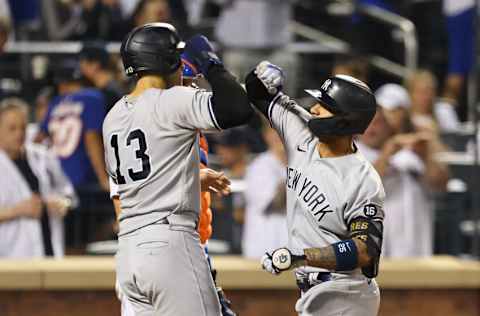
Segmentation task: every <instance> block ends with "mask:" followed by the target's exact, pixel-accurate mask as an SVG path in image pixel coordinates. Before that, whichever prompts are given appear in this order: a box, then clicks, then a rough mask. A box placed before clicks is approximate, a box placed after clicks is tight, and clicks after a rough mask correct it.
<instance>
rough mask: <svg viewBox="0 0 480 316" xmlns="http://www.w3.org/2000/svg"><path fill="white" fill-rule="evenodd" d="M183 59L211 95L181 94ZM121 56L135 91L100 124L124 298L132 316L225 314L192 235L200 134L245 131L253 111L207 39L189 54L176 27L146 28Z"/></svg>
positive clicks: (134, 34)
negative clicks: (115, 211) (114, 192)
mask: <svg viewBox="0 0 480 316" xmlns="http://www.w3.org/2000/svg"><path fill="white" fill-rule="evenodd" d="M182 51H184V53H185V56H186V58H188V59H189V62H190V63H191V64H193V65H195V66H196V67H197V69H199V71H200V72H201V73H202V74H203V75H204V76H205V78H206V79H207V80H208V82H209V83H210V85H211V87H212V93H208V92H203V91H200V90H197V89H193V88H189V87H183V86H181V84H182V75H181V74H182V67H181V66H182V62H181V58H180V54H181V53H182ZM121 55H122V60H123V63H124V67H125V72H126V74H127V75H129V76H134V77H135V79H136V85H135V87H134V89H133V91H132V92H131V93H130V94H128V95H126V96H124V97H123V98H122V99H121V100H119V101H118V102H117V103H116V104H115V106H114V107H113V108H112V109H111V110H110V112H109V113H108V115H107V117H106V118H105V121H104V124H103V138H104V139H103V140H104V146H105V159H106V166H107V172H108V174H109V176H110V177H111V178H112V179H113V181H114V182H115V183H116V184H117V187H118V196H119V204H120V205H119V206H120V207H117V208H119V209H121V213H120V215H119V234H118V236H119V238H118V239H119V249H118V252H117V256H116V261H117V268H116V270H117V278H118V281H119V284H120V288H121V291H122V293H123V294H124V295H126V296H127V298H128V300H129V302H130V303H131V306H132V307H133V310H134V312H135V315H136V316H153V315H162V316H179V315H182V316H183V315H185V316H189V315H203V316H210V315H220V305H219V301H218V296H217V294H216V291H215V287H214V283H213V280H212V276H211V273H210V269H209V267H208V263H207V261H206V258H205V254H204V252H203V249H202V247H201V246H200V240H199V237H198V233H197V231H196V226H197V223H198V215H199V208H200V181H199V147H198V146H199V144H198V135H199V133H198V131H199V130H203V131H210V130H212V131H213V130H220V129H225V128H230V127H233V126H238V125H241V124H243V123H245V122H246V121H247V120H248V119H249V118H250V116H251V115H252V114H253V109H252V108H251V107H250V105H249V101H248V97H247V95H246V93H245V91H244V89H243V88H242V87H241V86H240V85H239V84H238V83H237V82H236V80H235V78H234V77H233V76H232V75H231V74H230V73H229V72H227V71H226V70H225V69H224V67H223V65H222V63H221V61H220V60H219V59H218V57H217V56H216V55H215V53H214V52H213V49H212V47H211V45H210V43H209V42H208V40H207V39H206V38H205V37H204V36H199V35H197V36H194V37H193V38H192V39H190V40H189V41H187V43H186V45H185V43H184V42H182V41H181V40H180V38H179V36H178V34H177V32H176V30H175V28H174V27H173V26H171V25H169V24H164V23H153V24H146V25H144V26H140V27H137V28H135V29H134V30H132V31H131V32H130V33H129V34H128V35H127V37H126V38H125V40H124V41H123V43H122V46H121Z"/></svg>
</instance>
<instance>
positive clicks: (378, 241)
mask: <svg viewBox="0 0 480 316" xmlns="http://www.w3.org/2000/svg"><path fill="white" fill-rule="evenodd" d="M349 230H350V237H351V238H358V239H360V240H362V241H363V242H365V244H366V246H367V253H368V256H369V257H370V258H372V262H371V264H370V265H369V266H368V267H365V268H362V272H363V274H364V275H365V276H366V277H368V278H374V277H376V276H377V274H378V266H379V263H380V254H381V252H382V241H383V224H382V222H381V221H378V220H374V219H368V218H365V217H358V218H355V219H354V220H352V221H351V222H350V225H349Z"/></svg>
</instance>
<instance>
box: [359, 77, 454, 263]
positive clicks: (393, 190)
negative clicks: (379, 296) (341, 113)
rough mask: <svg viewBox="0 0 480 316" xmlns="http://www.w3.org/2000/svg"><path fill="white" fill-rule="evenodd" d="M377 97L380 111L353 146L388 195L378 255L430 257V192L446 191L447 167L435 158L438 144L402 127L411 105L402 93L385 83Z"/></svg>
mask: <svg viewBox="0 0 480 316" xmlns="http://www.w3.org/2000/svg"><path fill="white" fill-rule="evenodd" d="M376 95H377V101H378V103H379V105H380V107H379V109H378V111H377V114H376V115H375V117H374V119H373V121H372V123H371V124H370V126H369V127H368V129H367V130H366V131H365V133H364V134H363V135H361V136H360V137H359V139H358V142H357V145H358V147H359V149H360V151H361V152H362V153H363V154H364V155H365V157H366V158H367V160H369V161H370V162H371V163H372V164H373V166H374V167H375V169H376V170H377V172H378V173H379V174H380V176H381V177H382V181H383V183H384V186H385V191H386V194H387V195H386V199H385V209H387V210H388V216H387V217H386V218H385V231H384V243H383V251H382V254H383V256H384V257H389V258H407V257H428V256H431V255H432V253H433V228H434V225H433V223H434V218H433V210H434V203H433V202H434V201H433V196H432V191H443V190H445V188H446V184H447V181H448V177H449V173H448V168H447V166H446V165H444V164H443V163H441V162H438V161H436V160H435V159H433V157H434V154H435V153H436V151H437V150H438V149H437V148H438V147H439V144H438V141H437V140H436V139H434V138H432V137H431V134H429V133H425V132H412V130H405V129H404V128H403V127H405V126H408V122H409V117H408V116H406V115H403V113H402V112H403V111H404V110H403V109H404V108H403V106H402V105H403V104H407V102H408V101H409V99H408V98H405V93H404V89H403V88H402V87H401V86H398V85H394V84H387V85H385V86H383V87H381V88H380V89H379V90H378V91H377V93H376ZM402 95H403V96H404V97H401V96H402ZM407 96H408V94H407ZM392 108H393V109H392ZM398 108H400V109H402V110H398ZM405 112H406V110H405ZM406 131H408V133H407V132H406ZM398 236H402V238H398Z"/></svg>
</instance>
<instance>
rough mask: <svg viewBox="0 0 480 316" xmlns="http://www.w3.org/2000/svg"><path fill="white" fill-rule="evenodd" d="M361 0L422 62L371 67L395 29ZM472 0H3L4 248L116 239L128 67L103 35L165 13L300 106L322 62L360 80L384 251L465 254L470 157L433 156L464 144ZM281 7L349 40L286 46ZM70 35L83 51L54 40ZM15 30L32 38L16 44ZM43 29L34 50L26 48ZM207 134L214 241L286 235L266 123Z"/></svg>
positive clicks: (281, 166)
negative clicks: (107, 162)
mask: <svg viewBox="0 0 480 316" xmlns="http://www.w3.org/2000/svg"><path fill="white" fill-rule="evenodd" d="M359 5H373V6H377V7H378V8H381V9H382V10H386V11H387V12H392V13H395V14H398V15H401V16H403V17H406V18H408V19H410V20H412V21H413V23H414V24H415V26H416V29H417V39H418V45H419V60H418V62H419V66H420V67H419V69H418V70H416V71H414V72H411V73H408V75H407V76H403V77H399V76H396V75H393V74H391V73H388V72H385V71H382V70H381V69H378V68H375V67H372V66H371V63H370V62H371V56H377V55H378V56H383V57H385V58H388V59H389V60H392V61H394V62H397V63H400V62H401V61H402V60H403V58H404V56H403V53H402V52H403V50H402V49H401V41H400V37H401V36H399V34H398V33H397V32H396V31H395V30H392V28H388V27H386V26H385V25H383V24H379V23H377V22H376V21H374V20H372V19H369V18H366V17H364V16H362V14H361V13H360V12H359V11H358V10H357V8H358V6H359ZM477 9H478V8H476V7H475V1H474V0H444V1H434V0H432V1H407V0H404V1H393V0H375V1H374V0H370V1H368V0H363V1H362V0H358V1H347V0H343V1H339V0H338V1H334V0H303V1H301V0H184V1H181V0H170V1H169V0H0V172H1V175H0V185H1V188H2V189H1V190H0V258H1V257H38V256H62V255H64V254H65V253H67V254H85V253H95V250H92V249H93V248H89V245H92V243H94V242H98V241H105V240H114V239H115V238H116V221H115V215H114V211H113V207H112V204H111V201H110V199H109V194H108V188H109V183H108V178H107V175H106V174H105V171H104V162H103V144H102V137H101V133H102V122H103V118H104V117H105V115H106V113H108V111H109V109H110V108H111V107H112V106H113V105H114V104H115V102H116V101H117V100H119V99H120V98H121V97H122V96H123V95H124V94H126V93H128V91H129V87H130V85H131V82H129V81H127V79H126V77H125V76H124V74H123V68H122V64H121V60H120V59H119V55H118V46H112V45H107V43H110V42H119V41H121V40H122V39H123V37H124V36H125V35H126V34H127V33H128V32H129V31H130V30H131V29H132V28H133V27H135V26H138V25H143V24H145V23H150V22H169V23H172V24H174V25H175V26H176V27H177V29H178V30H179V32H180V33H181V35H182V36H183V37H184V38H188V37H189V36H191V35H193V34H196V33H202V34H205V35H207V36H208V37H209V38H211V39H212V40H213V41H214V42H215V43H216V47H217V48H218V51H219V54H220V55H221V56H222V59H223V61H224V63H225V65H226V67H227V69H229V70H231V71H232V72H233V73H234V74H235V75H236V76H237V77H238V78H239V80H240V81H242V80H243V78H244V77H245V75H246V74H247V73H248V71H250V70H251V69H252V68H253V67H254V66H255V65H256V64H257V63H258V62H260V61H262V60H269V61H271V62H273V63H275V64H278V65H280V66H281V67H282V68H283V69H284V70H285V71H286V73H287V83H286V87H285V90H286V91H287V93H288V94H290V95H291V96H293V97H296V98H297V99H298V100H299V102H300V103H301V104H302V105H305V106H308V105H310V104H311V102H312V101H311V100H309V99H308V98H306V96H305V94H304V93H303V89H307V88H318V85H319V84H320V83H321V82H322V81H323V80H325V79H326V78H327V77H328V76H329V75H335V74H347V75H351V76H354V77H356V78H358V79H360V80H363V81H365V82H367V83H369V84H370V86H371V87H372V89H373V90H375V91H376V92H375V94H376V97H377V102H378V105H379V111H378V113H377V115H376V117H375V119H374V121H373V122H372V124H371V126H370V127H369V129H368V130H367V131H366V133H365V134H364V135H361V136H359V137H357V139H356V144H357V146H358V148H359V150H360V151H361V152H362V153H363V154H364V155H365V157H366V158H367V159H368V160H370V161H371V162H372V163H373V164H374V166H375V168H376V169H377V171H378V172H379V174H380V175H381V177H382V179H383V182H384V186H385V189H386V193H387V199H386V203H385V209H386V220H385V236H384V240H385V242H384V252H383V254H384V256H385V257H392V258H398V257H421V256H431V255H433V254H445V253H448V254H452V255H465V254H469V253H470V254H471V243H472V238H471V229H470V230H469V229H468V227H466V226H468V225H464V224H465V223H466V222H468V221H469V220H471V219H472V217H473V212H472V207H471V206H472V205H474V204H475V203H474V201H472V198H471V196H470V195H469V192H470V190H472V187H473V185H474V184H472V183H470V182H469V178H468V175H470V178H472V177H471V176H472V175H473V174H474V172H476V171H475V170H474V169H468V168H467V169H461V168H460V169H461V170H460V171H458V170H457V169H458V168H455V166H452V164H451V163H450V165H449V163H448V162H447V161H446V160H442V159H439V158H438V157H441V156H442V155H441V154H442V153H445V152H451V151H456V152H465V153H467V152H468V150H467V149H468V148H467V147H469V146H470V147H471V144H472V142H471V139H473V137H470V136H471V135H470V136H469V135H467V134H468V133H467V132H466V131H467V128H466V127H465V126H466V125H468V124H466V123H465V122H466V121H467V120H468V118H469V114H471V113H469V110H468V101H469V99H468V97H467V96H468V94H467V83H468V79H469V76H470V75H472V74H475V73H477V74H478V73H479V71H478V69H476V68H475V63H474V60H475V49H474V47H475V41H476V34H475V30H476V28H475V24H474V20H475V16H476V14H477ZM291 21H296V22H297V23H300V24H302V25H304V26H307V27H310V28H313V29H315V30H319V31H322V32H326V33H328V34H330V35H332V36H335V37H337V38H338V39H340V40H342V41H345V42H347V43H349V49H348V50H346V51H345V52H338V51H334V50H332V51H325V50H320V51H315V50H313V51H308V50H303V51H302V50H298V49H297V50H296V49H293V48H292V47H293V46H292V44H293V43H304V42H308V41H307V40H305V39H304V38H302V37H301V36H299V35H298V34H296V33H295V32H294V30H293V28H292V27H291V23H290V22H291ZM67 41H81V42H82V45H81V48H80V49H81V50H80V51H79V52H77V51H75V52H69V51H62V47H63V46H62V45H61V43H59V42H67ZM24 42H28V43H29V44H30V46H31V47H32V51H31V52H22V53H19V52H18V51H15V49H14V48H15V45H14V44H15V43H24ZM44 42H51V45H50V47H47V48H48V49H44V50H45V51H46V52H35V49H34V47H35V46H34V44H35V43H44ZM17 47H18V46H17ZM56 47H58V50H59V51H58V52H57V51H55V50H56ZM112 47H117V50H116V51H115V49H112ZM27 48H28V46H27ZM47 51H48V52H47ZM477 56H478V54H477ZM477 67H478V66H477ZM465 135H467V136H465ZM207 138H208V140H209V144H210V146H209V148H210V151H211V153H210V157H211V158H210V160H211V163H210V164H211V166H212V168H214V169H217V170H224V171H225V173H226V175H227V176H228V177H229V178H230V179H231V180H232V181H233V184H232V191H233V192H232V193H231V194H230V195H229V196H227V197H218V196H213V201H212V203H213V204H212V210H213V212H214V215H213V216H214V220H213V227H214V228H213V239H214V241H212V242H211V249H212V251H213V252H218V253H233V254H242V255H244V256H246V257H250V258H258V257H261V256H262V255H263V252H264V250H265V249H271V248H275V247H281V246H284V245H285V244H286V242H287V235H286V234H287V231H286V222H285V221H286V216H285V215H286V209H285V205H286V203H285V181H286V171H285V170H286V163H285V161H286V159H285V153H284V151H283V147H282V144H281V142H280V140H279V138H278V136H277V135H276V133H275V132H274V131H273V130H272V129H271V128H270V127H269V125H268V122H264V121H262V120H261V119H260V118H258V117H257V118H255V119H254V120H252V122H251V123H250V124H249V125H248V126H245V127H242V128H236V129H233V130H229V131H225V132H222V133H219V134H211V135H207ZM469 142H470V145H469ZM472 168H473V167H472ZM471 170H473V171H471ZM465 173H466V174H467V177H464V174H465ZM462 177H464V178H462ZM470 222H471V221H470ZM469 232H470V233H469Z"/></svg>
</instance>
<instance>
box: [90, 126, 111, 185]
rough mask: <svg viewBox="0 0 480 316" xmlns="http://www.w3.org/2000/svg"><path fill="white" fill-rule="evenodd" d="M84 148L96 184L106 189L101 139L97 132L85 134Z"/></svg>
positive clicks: (106, 180)
mask: <svg viewBox="0 0 480 316" xmlns="http://www.w3.org/2000/svg"><path fill="white" fill-rule="evenodd" d="M85 147H86V149H87V155H88V158H90V163H91V164H92V167H93V170H94V171H95V174H96V176H97V178H98V182H99V183H100V185H101V186H102V188H104V189H108V177H107V173H106V172H105V159H104V156H103V143H102V138H101V137H100V135H99V134H98V133H97V132H93V131H89V132H87V133H86V134H85Z"/></svg>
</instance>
